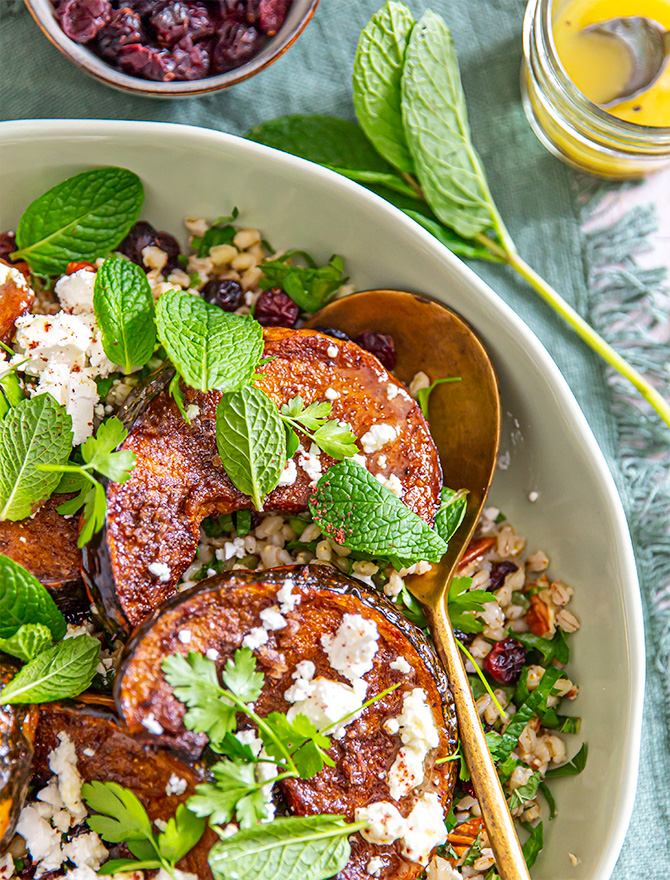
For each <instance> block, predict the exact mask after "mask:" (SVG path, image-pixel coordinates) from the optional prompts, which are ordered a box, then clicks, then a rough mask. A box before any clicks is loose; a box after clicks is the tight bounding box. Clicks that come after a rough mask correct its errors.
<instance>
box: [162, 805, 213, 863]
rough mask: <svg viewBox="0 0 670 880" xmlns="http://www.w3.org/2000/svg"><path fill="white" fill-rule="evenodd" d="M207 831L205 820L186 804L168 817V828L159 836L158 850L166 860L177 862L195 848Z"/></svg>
mask: <svg viewBox="0 0 670 880" xmlns="http://www.w3.org/2000/svg"><path fill="white" fill-rule="evenodd" d="M204 831H205V822H204V820H203V819H200V818H199V817H198V816H196V815H194V814H193V813H192V812H191V811H190V810H188V809H187V808H186V806H185V805H184V804H179V806H178V807H177V812H176V813H175V814H174V816H173V817H172V818H171V819H168V823H167V828H166V829H165V831H163V833H162V834H160V835H159V837H158V852H159V853H160V855H161V856H162V858H164V859H165V860H166V861H168V862H170V863H171V864H173V865H174V864H176V863H177V862H178V861H179V859H181V858H183V857H184V856H185V855H186V853H187V852H189V851H190V850H192V849H193V847H194V846H195V845H196V843H197V842H198V841H199V840H200V838H201V837H202V835H203V833H204Z"/></svg>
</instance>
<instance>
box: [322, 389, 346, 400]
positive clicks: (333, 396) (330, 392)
mask: <svg viewBox="0 0 670 880" xmlns="http://www.w3.org/2000/svg"><path fill="white" fill-rule="evenodd" d="M341 396H342V395H341V394H340V392H339V391H336V390H335V389H334V388H326V391H325V398H326V400H337V398H338V397H341Z"/></svg>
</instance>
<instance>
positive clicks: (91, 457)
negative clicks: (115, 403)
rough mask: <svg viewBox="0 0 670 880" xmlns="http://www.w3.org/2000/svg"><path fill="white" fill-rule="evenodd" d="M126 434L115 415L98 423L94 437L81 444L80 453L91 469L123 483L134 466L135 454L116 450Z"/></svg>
mask: <svg viewBox="0 0 670 880" xmlns="http://www.w3.org/2000/svg"><path fill="white" fill-rule="evenodd" d="M127 436H128V431H127V429H126V428H125V427H124V425H123V422H122V421H121V420H120V419H117V418H116V417H114V418H111V419H107V420H106V421H104V422H102V423H101V424H100V427H99V428H98V430H97V432H96V435H95V437H89V438H88V440H87V441H86V442H85V443H83V444H82V446H81V455H82V458H83V459H84V461H85V462H86V464H87V465H89V467H90V468H91V469H92V470H95V471H97V472H98V473H99V474H102V475H103V476H105V477H108V478H109V479H110V480H114V482H115V483H125V482H126V480H127V479H128V478H129V477H130V472H131V471H132V470H133V468H134V467H135V461H136V459H137V456H136V455H135V453H134V452H131V451H130V450H129V449H122V450H120V451H119V452H116V451H115V450H116V448H117V447H118V446H120V445H121V444H122V443H123V441H124V440H125V439H126V437H127Z"/></svg>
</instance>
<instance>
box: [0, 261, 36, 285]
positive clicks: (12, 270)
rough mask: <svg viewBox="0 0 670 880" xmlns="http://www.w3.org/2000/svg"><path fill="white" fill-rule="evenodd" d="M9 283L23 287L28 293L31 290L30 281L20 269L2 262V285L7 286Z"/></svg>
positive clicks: (0, 266)
mask: <svg viewBox="0 0 670 880" xmlns="http://www.w3.org/2000/svg"><path fill="white" fill-rule="evenodd" d="M7 281H13V282H14V284H16V286H17V287H22V288H23V289H25V290H26V291H28V290H30V285H29V284H28V280H27V278H26V276H25V275H24V274H23V272H22V271H21V270H20V269H17V268H16V266H8V265H7V263H3V262H2V261H0V284H6V283H7Z"/></svg>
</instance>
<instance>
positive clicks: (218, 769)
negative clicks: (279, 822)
mask: <svg viewBox="0 0 670 880" xmlns="http://www.w3.org/2000/svg"><path fill="white" fill-rule="evenodd" d="M211 771H212V774H213V776H214V779H215V780H216V782H215V783H203V784H202V785H198V786H196V792H197V794H194V795H192V796H191V797H190V798H189V799H188V808H189V810H191V812H192V813H195V815H196V816H201V817H204V816H209V817H210V823H211V824H212V825H219V824H222V823H225V822H230V821H232V819H233V817H234V816H235V810H236V807H238V804H239V802H240V801H242V800H244V799H246V798H248V797H249V795H252V794H254V793H257V794H258V795H260V797H259V798H258V799H256V800H255V801H253V802H251V803H250V802H249V801H247V803H246V804H245V806H244V807H243V808H242V809H243V811H244V813H245V815H244V819H242V818H241V817H240V816H239V815H238V819H239V820H240V824H241V827H243V828H250V827H251V826H252V825H254V824H255V823H256V822H259V821H260V820H261V819H263V818H265V815H266V809H265V807H266V804H265V799H264V797H263V796H262V795H261V794H260V789H261V788H262V784H260V785H259V783H258V782H257V781H256V776H255V770H254V765H253V764H247V763H243V762H239V761H229V760H224V761H219V762H218V763H216V764H214V766H213V767H212V768H211ZM252 805H253V806H254V807H255V808H257V809H254V810H253V811H252V814H251V815H250V814H249V807H250V806H252ZM245 807H246V809H245Z"/></svg>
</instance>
